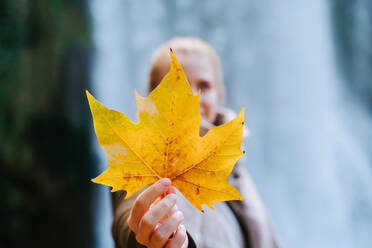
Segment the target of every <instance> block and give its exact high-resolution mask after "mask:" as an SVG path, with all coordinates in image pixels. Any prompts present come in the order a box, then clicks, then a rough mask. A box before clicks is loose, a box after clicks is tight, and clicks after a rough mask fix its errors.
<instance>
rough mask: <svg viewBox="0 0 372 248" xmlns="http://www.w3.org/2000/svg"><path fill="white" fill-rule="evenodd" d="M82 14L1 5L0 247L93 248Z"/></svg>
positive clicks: (65, 7)
mask: <svg viewBox="0 0 372 248" xmlns="http://www.w3.org/2000/svg"><path fill="white" fill-rule="evenodd" d="M85 10H86V6H85V4H84V1H75V2H73V1H63V0H60V1H41V0H40V1H39V0H38V1H22V3H20V2H17V1H11V0H4V1H1V2H0V41H1V46H0V58H1V59H0V75H1V76H0V78H1V79H0V81H1V83H0V113H1V114H0V140H1V142H0V192H1V199H2V200H1V205H0V213H1V219H2V220H1V224H0V233H1V234H0V246H1V247H92V240H93V235H92V232H93V231H92V212H91V209H92V203H91V190H92V188H91V183H90V182H89V178H90V177H93V173H92V165H93V162H94V161H92V156H91V152H90V137H89V130H90V126H89V125H90V119H89V118H90V116H89V108H88V107H87V102H86V100H85V97H84V89H85V88H89V84H88V76H89V75H88V71H89V70H88V67H89V64H88V62H89V39H88V36H87V32H86V31H87V30H86V25H87V23H86V16H85Z"/></svg>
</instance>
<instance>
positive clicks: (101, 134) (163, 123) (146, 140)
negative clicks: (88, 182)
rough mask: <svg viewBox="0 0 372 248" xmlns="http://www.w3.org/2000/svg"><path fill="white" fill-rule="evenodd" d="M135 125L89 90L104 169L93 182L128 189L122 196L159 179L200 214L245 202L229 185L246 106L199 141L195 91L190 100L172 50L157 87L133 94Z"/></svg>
mask: <svg viewBox="0 0 372 248" xmlns="http://www.w3.org/2000/svg"><path fill="white" fill-rule="evenodd" d="M135 95H136V102H137V107H138V112H139V121H138V123H134V122H132V121H131V120H130V119H129V118H128V117H127V116H126V115H124V114H122V113H120V112H118V111H115V110H112V109H108V108H107V107H105V106H104V105H103V104H101V103H100V102H98V101H97V100H96V99H94V97H93V96H92V95H91V94H90V93H89V92H88V91H87V96H88V100H89V105H90V108H91V111H92V115H93V121H94V128H95V131H96V134H97V138H98V141H99V143H100V145H101V146H102V147H103V149H104V150H105V151H106V153H107V157H108V162H109V165H108V168H107V170H105V171H104V172H103V173H102V174H101V175H99V176H98V177H97V178H95V179H93V180H92V181H93V182H95V183H100V184H104V185H108V186H111V187H112V192H114V191H118V190H126V191H127V195H126V197H130V196H131V195H132V194H133V193H135V192H136V191H138V190H140V189H141V188H143V187H144V186H146V185H148V184H151V183H154V182H156V181H157V180H159V179H160V178H164V177H167V178H170V179H171V180H172V184H173V185H174V186H176V187H177V188H178V190H179V191H180V192H181V193H182V194H183V195H184V196H185V197H186V198H187V199H188V200H189V201H190V202H191V203H192V204H193V205H194V206H195V207H196V208H198V209H199V210H201V211H202V204H206V205H208V206H209V207H210V208H212V209H213V206H212V204H213V203H214V202H219V201H228V200H243V197H242V196H241V195H240V193H239V192H238V191H237V190H236V189H235V188H234V187H233V186H231V185H230V184H229V183H228V182H227V178H228V176H229V175H230V173H231V171H232V169H233V167H234V165H235V163H236V162H237V160H238V159H239V157H240V156H241V155H242V154H243V153H244V152H243V151H242V150H241V149H240V146H241V143H242V137H243V124H244V108H243V109H242V111H241V112H240V114H239V115H238V116H237V117H236V118H235V119H234V120H232V121H230V122H228V123H225V124H223V125H220V126H217V127H214V128H212V129H211V130H209V131H208V132H207V134H206V135H204V136H203V137H200V135H199V129H200V123H201V115H200V108H199V96H200V91H199V93H198V94H197V95H196V96H194V94H193V92H192V89H191V87H190V85H189V83H188V82H187V79H186V75H185V73H184V71H183V69H182V67H181V65H180V63H179V62H178V60H177V58H176V56H175V55H174V53H173V52H172V51H171V67H170V70H169V72H168V74H167V75H166V76H165V77H164V78H163V80H162V81H161V83H160V84H159V85H158V86H157V87H156V88H155V89H154V90H153V91H152V92H151V93H150V94H149V96H148V97H141V96H140V95H138V93H137V92H136V91H135Z"/></svg>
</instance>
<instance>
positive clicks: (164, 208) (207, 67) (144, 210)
mask: <svg viewBox="0 0 372 248" xmlns="http://www.w3.org/2000/svg"><path fill="white" fill-rule="evenodd" d="M169 48H172V49H173V51H174V53H175V55H176V56H177V58H178V60H179V61H180V63H181V65H182V67H183V69H184V71H185V73H186V76H187V78H188V81H189V83H190V86H191V88H192V89H193V91H194V92H195V94H196V93H197V92H198V91H199V90H200V91H201V95H200V112H201V115H202V127H201V129H200V133H201V135H203V134H205V133H206V132H207V131H208V130H209V129H210V128H211V127H213V126H215V125H220V124H222V123H225V122H227V121H229V120H231V119H232V118H234V113H232V111H230V110H227V109H225V108H222V107H221V104H222V103H223V101H224V95H225V90H224V85H223V82H222V73H221V68H220V61H219V57H218V55H217V54H216V52H215V51H214V50H213V48H212V47H211V46H210V45H208V44H207V43H206V42H204V41H201V40H199V39H196V38H190V37H178V38H174V39H172V40H170V41H168V42H166V43H165V44H164V45H162V46H161V47H160V48H159V49H158V50H157V51H156V52H155V54H154V56H153V59H152V64H151V70H150V78H149V91H151V90H153V89H154V88H155V87H156V86H157V85H158V84H159V83H160V81H161V79H162V78H163V77H164V76H165V75H166V73H167V72H168V70H169V66H170V59H169ZM229 182H230V183H231V184H232V185H234V186H235V187H236V188H237V189H238V190H239V192H240V193H241V194H242V195H243V197H244V199H245V200H244V201H230V202H219V203H215V204H214V207H215V210H210V209H206V210H205V212H204V213H201V212H200V211H198V210H197V209H196V208H195V207H193V206H192V205H191V204H190V203H188V202H187V200H186V199H185V198H184V197H183V196H182V195H181V194H180V193H179V192H177V191H176V189H175V188H174V187H172V186H171V182H170V180H169V179H161V180H159V181H158V182H156V183H154V184H153V185H151V186H149V187H147V188H146V189H144V190H142V191H140V192H137V193H136V194H135V195H133V196H132V197H130V198H129V199H127V200H124V194H125V192H117V193H114V196H113V205H114V222H113V226H112V232H113V237H114V239H115V243H116V246H117V247H120V248H124V247H151V248H153V247H169V248H173V247H174V248H176V247H177V248H181V247H182V248H184V247H199V248H210V247H213V248H218V247H229V248H241V247H253V248H266V247H267V248H271V247H277V243H276V240H275V237H274V234H273V231H272V227H271V223H270V220H269V218H268V215H267V214H266V211H265V209H264V206H263V204H262V202H261V200H260V198H259V196H258V193H257V191H256V189H255V186H254V184H253V182H252V180H251V178H250V176H249V175H248V173H247V171H246V170H245V169H244V167H242V166H239V165H236V166H235V168H234V170H233V172H232V174H231V176H230V178H229ZM164 195H166V196H165V197H162V196H164Z"/></svg>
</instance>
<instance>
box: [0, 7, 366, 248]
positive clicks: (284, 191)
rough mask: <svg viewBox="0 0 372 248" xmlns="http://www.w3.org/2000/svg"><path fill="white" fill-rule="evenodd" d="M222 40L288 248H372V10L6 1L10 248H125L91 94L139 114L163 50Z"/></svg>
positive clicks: (1, 209) (250, 148)
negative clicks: (101, 178)
mask: <svg viewBox="0 0 372 248" xmlns="http://www.w3.org/2000/svg"><path fill="white" fill-rule="evenodd" d="M179 35H180V36H197V37H200V38H201V39H204V40H206V41H208V42H210V43H211V44H212V45H213V46H214V47H215V48H216V50H217V52H218V53H219V54H220V56H221V59H222V65H223V71H224V78H225V83H226V86H227V91H228V92H227V106H228V107H230V108H232V109H234V110H235V111H238V110H240V108H241V106H243V105H244V106H245V107H246V119H247V121H246V123H247V124H248V126H249V128H250V130H251V136H250V137H249V138H248V139H247V140H246V141H245V144H244V146H245V149H246V151H247V152H246V156H245V160H244V164H245V166H247V168H248V170H249V171H250V172H251V174H252V176H253V178H254V180H255V182H256V184H257V187H258V190H259V192H260V194H261V196H262V198H263V201H264V203H265V205H266V207H267V209H268V211H269V213H270V215H271V217H272V220H273V224H274V227H275V229H276V232H277V235H278V237H279V240H280V243H281V244H282V247H293V248H295V247H363V248H364V247H372V235H371V230H372V1H370V0H354V1H348V0H327V1H325V0H311V1H308V0H297V1H289V0H281V1H279V0H259V1H258V0H256V1H255V0H232V1H224V0H205V1H197V0H193V1H191V0H187V1H166V0H162V1H155V0H146V1H134V0H110V1H102V0H90V1H84V0H75V1H74V0H53V1H52V0H32V1H31V0H17V1H14V0H1V1H0V42H1V43H0V192H1V196H0V197H1V200H0V202H1V203H0V214H1V216H0V218H1V224H0V228H1V229H0V246H1V247H51V246H52V247H109V248H110V247H113V242H112V238H111V234H110V225H111V218H112V215H111V203H110V197H109V189H108V188H107V187H105V186H99V185H94V184H93V183H91V182H90V179H91V178H93V177H95V176H97V175H98V174H99V173H100V172H102V171H103V170H104V169H105V168H106V167H107V161H106V157H105V154H104V153H103V151H102V149H101V148H99V146H98V142H97V140H96V137H95V134H94V132H93V129H92V128H93V127H92V119H91V115H90V110H89V107H88V105H87V100H86V97H85V92H84V90H85V89H88V90H90V91H91V92H92V94H93V95H94V96H95V97H97V99H98V100H100V101H102V102H103V103H104V104H105V105H106V106H109V107H111V108H114V109H117V110H119V111H121V112H124V113H126V114H128V115H129V116H132V117H133V116H135V111H136V108H135V101H134V94H133V90H134V88H137V89H138V90H139V92H140V93H142V95H146V81H147V75H148V69H149V59H150V57H151V54H152V52H153V51H154V50H155V49H156V48H157V47H158V46H159V45H160V44H161V43H163V42H164V41H166V40H168V39H169V38H171V37H173V36H179Z"/></svg>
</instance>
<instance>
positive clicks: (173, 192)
mask: <svg viewBox="0 0 372 248" xmlns="http://www.w3.org/2000/svg"><path fill="white" fill-rule="evenodd" d="M169 194H176V188H175V187H174V186H171V187H170V188H169V189H168V190H167V192H165V193H164V194H162V195H161V196H160V197H157V198H156V199H155V201H154V202H153V203H152V205H151V206H150V208H151V207H152V206H153V205H155V204H156V203H158V202H159V201H160V200H161V199H163V198H164V197H165V196H166V195H169Z"/></svg>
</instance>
